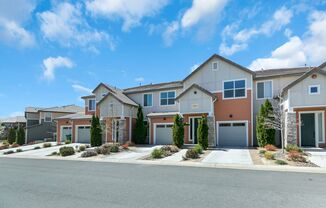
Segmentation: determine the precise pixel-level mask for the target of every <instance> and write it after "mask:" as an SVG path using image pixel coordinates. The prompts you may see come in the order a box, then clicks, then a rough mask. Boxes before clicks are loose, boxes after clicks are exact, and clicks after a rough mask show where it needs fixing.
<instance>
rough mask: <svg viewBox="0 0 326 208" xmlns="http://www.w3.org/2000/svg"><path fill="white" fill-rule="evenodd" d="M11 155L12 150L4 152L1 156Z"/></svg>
mask: <svg viewBox="0 0 326 208" xmlns="http://www.w3.org/2000/svg"><path fill="white" fill-rule="evenodd" d="M12 153H14V151H13V150H8V151H6V152H4V153H3V154H4V155H9V154H12Z"/></svg>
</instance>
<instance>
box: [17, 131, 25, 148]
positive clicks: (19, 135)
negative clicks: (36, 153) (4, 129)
mask: <svg viewBox="0 0 326 208" xmlns="http://www.w3.org/2000/svg"><path fill="white" fill-rule="evenodd" d="M16 143H17V144H19V145H23V144H24V143H25V130H24V128H23V127H21V126H19V127H18V130H17V138H16Z"/></svg>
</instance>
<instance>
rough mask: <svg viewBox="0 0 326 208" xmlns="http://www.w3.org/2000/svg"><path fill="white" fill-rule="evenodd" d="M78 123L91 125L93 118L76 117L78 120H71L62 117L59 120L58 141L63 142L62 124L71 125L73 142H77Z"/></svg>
mask: <svg viewBox="0 0 326 208" xmlns="http://www.w3.org/2000/svg"><path fill="white" fill-rule="evenodd" d="M76 125H91V119H78V120H77V119H76V120H69V119H60V120H58V122H57V143H60V142H61V126H71V127H72V129H71V131H72V132H71V140H72V142H76V138H75V132H76V130H75V129H76Z"/></svg>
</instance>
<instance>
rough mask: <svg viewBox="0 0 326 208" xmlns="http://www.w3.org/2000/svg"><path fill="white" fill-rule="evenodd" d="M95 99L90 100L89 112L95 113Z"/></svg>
mask: <svg viewBox="0 0 326 208" xmlns="http://www.w3.org/2000/svg"><path fill="white" fill-rule="evenodd" d="M95 105H96V104H95V99H90V100H88V110H89V111H95Z"/></svg>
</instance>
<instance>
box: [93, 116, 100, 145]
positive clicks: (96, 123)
mask: <svg viewBox="0 0 326 208" xmlns="http://www.w3.org/2000/svg"><path fill="white" fill-rule="evenodd" d="M101 145H102V128H101V124H100V119H99V117H98V116H95V115H93V117H92V124H91V146H92V147H99V146H101Z"/></svg>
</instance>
